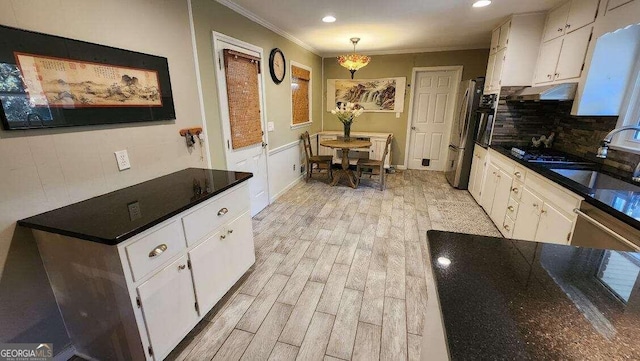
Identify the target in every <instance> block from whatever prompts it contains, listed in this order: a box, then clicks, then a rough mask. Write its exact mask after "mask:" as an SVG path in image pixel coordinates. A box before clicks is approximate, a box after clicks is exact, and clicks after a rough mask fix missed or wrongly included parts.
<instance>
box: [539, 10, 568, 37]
mask: <svg viewBox="0 0 640 361" xmlns="http://www.w3.org/2000/svg"><path fill="white" fill-rule="evenodd" d="M570 9H571V2H568V3H566V4H564V5H562V6H560V7H559V8H557V9H555V10H552V11H551V12H549V15H548V16H547V25H546V26H545V28H544V36H543V37H542V41H543V42H547V41H550V40H553V39H555V38H558V37H560V36H562V35H564V31H565V26H566V25H567V18H568V17H569V10H570Z"/></svg>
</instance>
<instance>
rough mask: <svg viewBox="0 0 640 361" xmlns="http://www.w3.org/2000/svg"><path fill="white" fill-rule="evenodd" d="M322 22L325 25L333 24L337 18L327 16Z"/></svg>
mask: <svg viewBox="0 0 640 361" xmlns="http://www.w3.org/2000/svg"><path fill="white" fill-rule="evenodd" d="M322 21H324V22H325V23H332V22H334V21H336V17H335V16H331V15H327V16H325V17H323V18H322Z"/></svg>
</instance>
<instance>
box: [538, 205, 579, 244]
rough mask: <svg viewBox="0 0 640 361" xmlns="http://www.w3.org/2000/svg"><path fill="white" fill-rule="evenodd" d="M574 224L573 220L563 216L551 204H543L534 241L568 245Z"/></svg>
mask: <svg viewBox="0 0 640 361" xmlns="http://www.w3.org/2000/svg"><path fill="white" fill-rule="evenodd" d="M574 222H575V219H571V218H569V217H567V216H565V215H564V214H563V212H561V211H560V210H558V209H557V208H556V207H555V206H554V205H553V204H552V203H550V202H545V203H544V205H543V206H542V210H541V211H540V222H539V223H538V230H537V231H536V237H535V238H534V240H535V241H537V242H551V243H559V244H569V240H570V239H571V231H572V230H573V225H574Z"/></svg>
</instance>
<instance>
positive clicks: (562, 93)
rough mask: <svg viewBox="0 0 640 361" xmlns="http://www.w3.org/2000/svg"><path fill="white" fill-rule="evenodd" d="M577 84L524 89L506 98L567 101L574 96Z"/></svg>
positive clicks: (514, 99)
mask: <svg viewBox="0 0 640 361" xmlns="http://www.w3.org/2000/svg"><path fill="white" fill-rule="evenodd" d="M577 88H578V83H562V84H554V85H544V86H532V87H528V88H524V89H522V90H520V91H519V92H517V93H514V94H512V95H509V96H507V97H506V98H505V99H506V100H507V101H541V100H555V101H568V100H573V98H574V97H575V96H576V89H577Z"/></svg>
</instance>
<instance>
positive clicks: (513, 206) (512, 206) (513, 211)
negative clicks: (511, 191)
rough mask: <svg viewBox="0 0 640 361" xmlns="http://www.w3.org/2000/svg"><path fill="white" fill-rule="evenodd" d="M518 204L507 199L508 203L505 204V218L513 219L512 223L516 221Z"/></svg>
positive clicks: (511, 199) (513, 200)
mask: <svg viewBox="0 0 640 361" xmlns="http://www.w3.org/2000/svg"><path fill="white" fill-rule="evenodd" d="M519 206H520V204H519V203H518V201H516V200H515V199H513V198H509V203H508V204H507V216H509V218H511V219H513V220H514V221H515V220H517V219H518V207H519Z"/></svg>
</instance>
